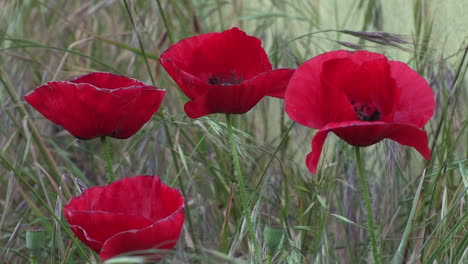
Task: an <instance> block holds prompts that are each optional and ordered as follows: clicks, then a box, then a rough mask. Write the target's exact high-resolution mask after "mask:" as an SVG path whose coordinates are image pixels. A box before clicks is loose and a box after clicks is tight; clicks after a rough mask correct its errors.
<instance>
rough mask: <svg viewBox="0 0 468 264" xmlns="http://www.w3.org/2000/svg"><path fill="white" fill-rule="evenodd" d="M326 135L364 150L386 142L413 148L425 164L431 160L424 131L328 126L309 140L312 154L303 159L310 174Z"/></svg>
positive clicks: (374, 124) (379, 125)
mask: <svg viewBox="0 0 468 264" xmlns="http://www.w3.org/2000/svg"><path fill="white" fill-rule="evenodd" d="M329 132H333V133H335V134H336V135H337V136H338V137H340V138H341V139H343V140H344V141H346V142H347V143H348V144H350V145H353V146H357V147H366V146H369V145H372V144H375V143H377V142H379V141H381V140H383V139H385V138H388V139H391V140H394V141H396V142H398V143H400V144H402V145H405V146H409V147H413V148H415V149H416V150H417V151H418V152H419V153H420V154H421V155H422V156H423V157H424V158H425V159H427V160H429V159H430V157H431V150H430V149H429V146H428V140H427V133H426V131H424V130H422V129H420V128H417V127H415V126H412V125H406V124H390V123H384V122H365V121H359V122H355V121H350V122H343V123H330V124H327V125H326V126H325V127H323V129H321V130H320V131H318V132H317V133H316V134H315V136H314V138H313V140H312V152H311V153H309V154H308V155H307V158H306V164H307V167H308V168H309V170H310V171H311V172H312V173H315V172H316V170H317V165H318V162H319V158H320V153H321V151H322V147H323V144H324V142H325V139H326V136H327V134H328V133H329Z"/></svg>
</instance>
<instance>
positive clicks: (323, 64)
mask: <svg viewBox="0 0 468 264" xmlns="http://www.w3.org/2000/svg"><path fill="white" fill-rule="evenodd" d="M285 107H286V112H287V113H288V115H289V116H290V117H291V119H293V120H295V121H297V122H298V123H301V124H303V125H305V126H309V127H312V128H315V129H319V131H318V132H317V133H316V134H315V136H314V138H313V140H312V152H311V153H309V155H308V156H307V160H306V163H307V167H308V168H309V170H310V171H311V172H312V173H315V172H316V170H317V164H318V161H319V158H320V153H321V151H322V147H323V144H324V142H325V139H326V137H327V134H328V133H329V132H333V133H335V134H336V135H337V136H338V137H340V138H341V139H343V140H344V141H346V142H348V143H349V144H351V145H354V146H359V147H364V146H369V145H372V144H375V143H377V142H379V141H381V140H382V139H384V138H389V139H391V140H395V141H397V142H398V143H400V144H402V145H406V146H411V147H413V148H415V149H416V150H417V151H419V153H421V155H422V156H423V157H424V158H426V159H430V156H431V151H430V149H429V147H428V142H427V134H426V131H424V130H422V129H421V128H422V127H423V126H424V125H425V124H426V123H427V122H428V121H429V119H430V118H431V117H432V114H433V111H434V107H435V102H434V93H433V92H432V90H431V88H430V87H429V85H428V84H427V82H426V80H424V78H423V77H421V76H420V75H419V74H418V73H417V72H415V71H414V70H412V69H411V68H410V67H408V65H406V64H404V63H402V62H399V61H391V60H388V59H387V58H386V57H385V56H383V55H382V54H378V53H372V52H368V51H357V52H349V51H344V50H340V51H332V52H328V53H324V54H322V55H319V56H317V57H315V58H312V59H310V60H308V61H306V62H305V63H304V64H302V65H301V66H300V67H299V68H298V69H297V71H296V72H295V73H294V75H293V76H292V77H291V80H290V83H289V86H288V89H287V91H286V95H285Z"/></svg>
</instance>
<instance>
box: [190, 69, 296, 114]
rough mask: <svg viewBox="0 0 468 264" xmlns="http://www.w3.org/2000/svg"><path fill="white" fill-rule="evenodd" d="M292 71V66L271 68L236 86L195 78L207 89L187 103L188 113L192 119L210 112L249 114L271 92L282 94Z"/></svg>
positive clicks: (277, 94)
mask: <svg viewBox="0 0 468 264" xmlns="http://www.w3.org/2000/svg"><path fill="white" fill-rule="evenodd" d="M292 73H293V70H290V69H284V70H283V69H280V70H273V71H268V72H265V73H262V74H260V75H257V76H256V77H254V78H252V79H249V80H247V81H245V82H242V83H240V84H233V85H209V84H203V83H201V82H198V81H195V82H194V84H195V85H204V86H205V87H206V90H207V91H206V92H205V93H204V94H203V95H201V96H197V97H195V98H194V99H193V100H192V101H189V102H188V103H186V104H185V107H184V109H185V113H186V114H187V115H188V116H189V117H191V118H198V117H201V116H204V115H208V114H211V113H230V114H243V113H246V112H248V111H249V110H250V109H252V108H253V107H254V106H255V105H256V104H257V103H258V102H259V101H260V100H261V99H262V98H263V97H264V96H266V95H267V94H268V93H270V91H272V92H273V94H274V95H276V96H280V95H281V88H280V86H281V85H285V84H286V82H287V80H288V78H289V77H290V76H291V74H292Z"/></svg>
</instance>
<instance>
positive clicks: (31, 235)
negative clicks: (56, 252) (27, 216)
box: [26, 226, 45, 254]
mask: <svg viewBox="0 0 468 264" xmlns="http://www.w3.org/2000/svg"><path fill="white" fill-rule="evenodd" d="M44 242H45V235H44V230H42V228H40V227H38V226H31V227H29V228H28V231H26V246H27V247H28V249H29V250H30V251H31V254H38V253H39V252H40V251H41V249H42V246H43V245H44Z"/></svg>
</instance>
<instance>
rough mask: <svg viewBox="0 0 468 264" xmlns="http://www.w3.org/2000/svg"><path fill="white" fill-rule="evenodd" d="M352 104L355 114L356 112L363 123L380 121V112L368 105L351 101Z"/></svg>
mask: <svg viewBox="0 0 468 264" xmlns="http://www.w3.org/2000/svg"><path fill="white" fill-rule="evenodd" d="M351 104H352V105H353V108H354V112H356V115H357V117H358V118H359V120H361V121H377V120H379V119H380V114H381V113H380V111H379V110H378V109H377V108H376V107H374V106H372V105H369V104H366V103H362V102H360V103H357V102H354V101H351Z"/></svg>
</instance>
